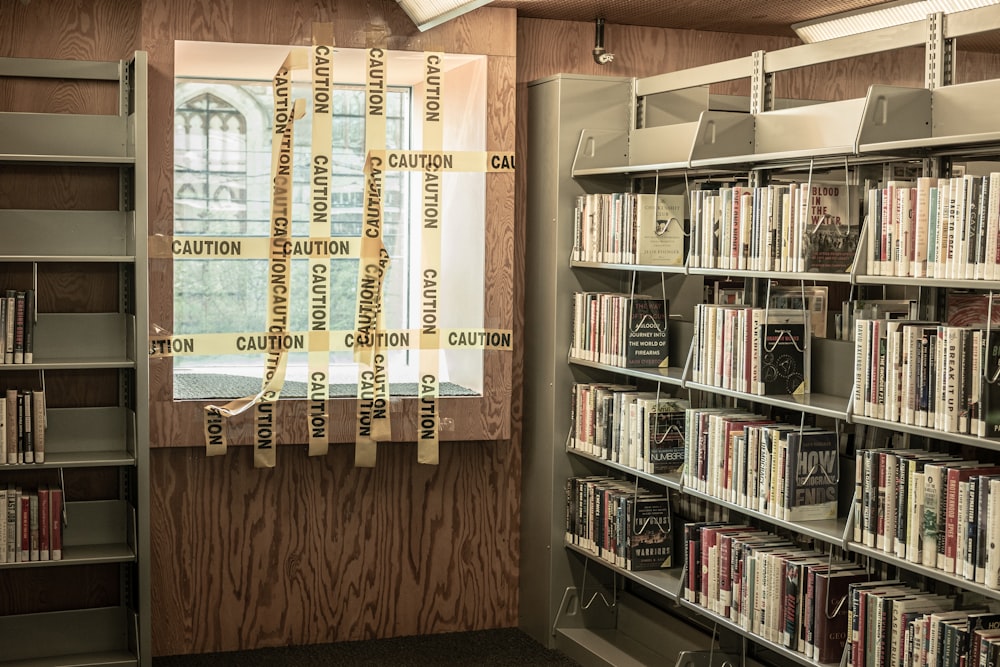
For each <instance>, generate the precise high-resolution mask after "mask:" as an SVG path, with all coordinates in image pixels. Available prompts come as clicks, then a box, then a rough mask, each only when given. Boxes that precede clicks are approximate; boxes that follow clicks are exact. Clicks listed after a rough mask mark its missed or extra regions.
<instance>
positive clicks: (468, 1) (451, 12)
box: [396, 0, 490, 32]
mask: <svg viewBox="0 0 1000 667" xmlns="http://www.w3.org/2000/svg"><path fill="white" fill-rule="evenodd" d="M396 2H397V4H399V6H400V7H402V8H403V11H404V12H406V15H407V16H409V17H410V20H412V21H413V22H414V23H415V24H416V25H417V28H418V29H419V30H420V31H421V32H423V31H424V30H427V29H428V28H433V27H434V26H436V25H441V24H442V23H444V22H445V21H450V20H452V19H453V18H457V17H459V16H461V15H462V14H465V13H466V12H471V11H472V10H473V9H478V8H480V7H482V6H483V5H487V4H489V3H490V0H396Z"/></svg>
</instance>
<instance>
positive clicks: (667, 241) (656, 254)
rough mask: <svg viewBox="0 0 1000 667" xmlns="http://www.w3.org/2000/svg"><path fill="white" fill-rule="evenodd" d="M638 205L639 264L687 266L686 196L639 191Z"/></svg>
mask: <svg viewBox="0 0 1000 667" xmlns="http://www.w3.org/2000/svg"><path fill="white" fill-rule="evenodd" d="M654 202H655V209H654ZM635 208H636V225H635V252H636V264H651V265H654V266H683V265H684V195H667V194H659V195H653V194H639V195H636V207H635Z"/></svg>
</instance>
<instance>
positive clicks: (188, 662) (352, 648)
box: [153, 628, 579, 667]
mask: <svg viewBox="0 0 1000 667" xmlns="http://www.w3.org/2000/svg"><path fill="white" fill-rule="evenodd" d="M331 665H332V666H339V665H344V666H345V667H346V666H348V665H349V666H351V667H390V666H391V667H423V666H430V665H433V666H435V667H437V666H440V667H471V666H477V665H483V666H484V667H521V666H523V665H552V666H555V667H579V665H578V663H576V662H575V661H573V660H570V659H569V658H567V657H566V656H564V655H563V654H562V653H559V652H558V651H552V650H549V649H546V648H545V647H544V646H542V645H541V644H539V643H538V642H536V641H535V640H534V639H532V638H531V637H529V636H528V635H526V634H525V633H524V632H522V631H520V630H518V629H516V628H509V629H500V630H481V631H475V632H455V633H448V634H440V635H424V636H419V637H400V638H395V639H379V640H373V641H358V642H340V643H336V644H313V645H309V646H290V647H282V648H265V649H258V650H256V651H234V652H231V653H208V654H201V655H189V656H171V657H161V658H153V667H237V666H239V667H258V666H259V667H265V666H266V667H293V666H294V667H329V666H331Z"/></svg>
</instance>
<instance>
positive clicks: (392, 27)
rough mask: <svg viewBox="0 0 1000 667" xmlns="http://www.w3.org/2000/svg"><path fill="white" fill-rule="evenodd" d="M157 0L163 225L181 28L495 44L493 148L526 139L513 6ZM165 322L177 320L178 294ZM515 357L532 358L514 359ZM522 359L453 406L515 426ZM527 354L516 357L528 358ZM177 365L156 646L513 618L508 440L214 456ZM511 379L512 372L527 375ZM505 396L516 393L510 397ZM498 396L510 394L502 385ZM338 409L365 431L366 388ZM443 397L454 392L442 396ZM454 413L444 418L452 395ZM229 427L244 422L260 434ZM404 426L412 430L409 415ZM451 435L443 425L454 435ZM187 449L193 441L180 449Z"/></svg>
mask: <svg viewBox="0 0 1000 667" xmlns="http://www.w3.org/2000/svg"><path fill="white" fill-rule="evenodd" d="M319 5H320V3H314V2H306V1H304V0H301V1H295V2H282V3H277V2H272V1H269V0H252V1H251V2H236V1H234V0H227V1H225V2H217V1H211V2H209V1H208V0H197V1H196V0H183V1H181V2H173V1H169V0H149V1H147V2H145V3H144V5H143V20H142V23H143V33H142V43H143V48H144V49H146V50H147V51H148V53H149V63H150V69H151V77H150V105H149V107H150V162H151V164H150V206H151V209H150V220H151V225H152V229H153V231H154V232H155V233H163V234H169V233H170V220H171V219H172V199H171V198H172V193H171V187H170V186H171V183H172V179H173V164H172V150H173V149H172V132H171V128H172V123H173V120H172V109H173V94H172V93H173V89H172V81H173V49H174V40H177V39H190V40H214V41H234V42H246V43H274V44H308V43H309V42H310V41H311V34H310V23H311V22H312V21H333V22H334V29H335V41H336V43H337V44H338V45H341V46H350V47H364V46H368V45H379V46H385V45H388V46H389V47H390V48H392V49H405V50H423V49H428V50H430V49H440V50H443V51H446V52H469V53H481V54H486V55H488V56H489V62H488V73H489V85H490V95H489V108H488V117H489V119H490V125H489V127H488V128H487V137H488V140H487V141H488V146H489V148H491V149H495V150H513V148H514V75H515V65H514V54H515V44H516V40H515V30H516V21H515V16H514V13H513V11H512V10H495V9H484V10H479V11H476V12H473V13H472V14H469V15H466V16H464V17H461V18H460V19H458V20H456V21H453V22H450V23H449V24H447V25H446V26H442V28H440V29H435V30H431V31H428V32H426V33H420V32H419V31H417V30H416V28H415V27H414V26H413V24H412V22H410V20H409V19H408V18H407V17H406V16H405V14H403V13H402V12H401V11H400V10H399V9H398V7H397V6H396V3H395V2H392V1H390V0H371V1H369V2H364V3H358V2H338V3H332V6H331V4H328V3H323V6H322V7H321V6H319ZM513 182H514V179H513V176H501V177H496V176H494V177H491V178H490V179H489V180H488V192H487V197H488V204H487V209H488V211H489V213H488V215H489V216H490V217H489V221H488V225H489V227H488V229H489V230H490V231H489V232H488V247H489V249H488V253H487V271H488V273H489V274H490V276H491V278H488V280H491V287H490V289H489V290H488V291H487V303H486V311H487V314H488V315H487V316H488V317H489V318H491V320H492V321H491V322H488V323H487V324H488V326H495V327H498V328H508V329H509V328H511V327H512V326H513V324H512V322H513V318H514V312H513V311H514V300H513V295H512V292H513V287H512V285H513V280H514V278H513V275H512V273H511V272H512V269H511V263H510V258H511V254H512V253H513V246H514V243H513V230H514V218H513V211H512V207H511V206H510V205H509V204H508V205H505V204H504V197H507V199H506V201H507V202H509V201H510V199H509V197H510V195H511V193H512V191H513ZM171 280H172V277H171V275H170V270H169V263H166V262H155V263H154V264H153V266H152V270H151V281H152V282H153V283H154V284H153V287H152V290H153V294H154V295H156V294H168V293H169V285H170V284H171ZM152 305H153V313H152V317H151V321H152V323H153V324H156V323H158V322H163V323H167V322H169V321H170V317H171V304H170V303H169V300H168V299H162V298H161V299H156V300H154V302H153V304H152ZM513 358H515V359H516V358H517V355H516V354H515V355H513ZM511 359H512V356H511V355H508V354H497V353H493V354H490V355H487V359H486V364H487V369H488V370H489V372H490V373H491V377H493V378H494V380H495V382H494V385H495V389H496V391H495V393H494V394H493V395H491V396H490V397H489V400H484V401H480V402H479V403H481V404H482V406H483V407H482V409H478V410H477V409H466V410H464V411H463V410H462V409H461V407H460V406H465V407H467V406H468V405H469V403H468V402H464V403H463V402H462V401H455V406H456V408H455V409H454V410H453V411H452V412H453V413H454V414H455V417H456V418H458V419H459V420H460V421H461V420H464V421H465V422H467V423H469V424H474V425H475V428H479V429H481V430H483V432H488V431H489V430H493V431H497V430H499V432H500V433H503V434H504V435H507V434H509V433H511V432H512V431H513V430H516V428H517V425H516V424H513V423H512V421H511V417H510V411H509V408H507V407H506V406H507V401H508V397H509V392H510V391H511V390H512V387H519V386H520V385H519V382H520V380H519V379H518V380H514V379H512V378H513V374H514V371H513V370H512V369H513V367H514V365H515V364H514V363H512V361H511ZM515 363H516V362H515ZM169 374H170V370H169V364H165V363H163V362H162V361H156V362H154V363H153V364H152V367H151V375H152V377H153V382H154V385H155V391H156V394H155V395H154V396H153V402H152V405H151V412H152V415H153V424H154V425H153V430H154V438H155V439H156V441H157V442H156V444H157V445H162V446H163V448H162V449H161V448H158V449H156V450H155V451H154V452H153V453H152V457H151V458H152V465H151V470H152V492H153V508H152V515H153V517H154V520H153V526H152V528H153V533H152V540H153V552H154V554H155V555H154V562H153V567H152V570H153V608H154V618H153V627H154V633H153V650H154V653H155V654H157V655H165V654H177V653H198V652H205V651H218V650H233V649H240V648H253V647H260V646H273V645H284V644H301V643H315V642H326V641H340V640H349V639H362V638H372V637H392V636H398V635H407V634H419V633H436V632H447V631H456V630H468V629H480V628H490V627H509V626H513V625H515V624H516V622H517V548H518V545H517V531H518V509H519V508H518V502H517V501H518V488H519V483H520V453H519V451H518V450H517V449H516V448H515V447H514V446H513V445H512V443H511V442H510V441H508V440H502V441H500V442H477V443H467V442H455V443H443V444H442V447H441V463H440V465H439V466H419V465H417V464H416V450H415V447H414V446H413V445H412V444H404V445H388V444H387V445H382V446H380V447H379V450H378V463H377V466H376V468H375V469H374V470H361V469H355V468H354V466H353V455H354V453H353V446H351V445H347V446H334V447H333V448H332V450H331V452H330V454H329V455H328V456H327V457H326V458H323V459H309V458H307V457H306V455H305V447H304V446H295V447H283V448H281V449H280V450H279V451H278V467H277V468H276V469H274V470H270V471H264V470H254V469H253V468H252V457H251V455H252V452H251V450H250V448H247V447H236V448H233V449H231V450H230V452H229V454H228V455H226V456H224V457H218V458H212V459H208V458H206V457H205V456H204V452H203V449H202V448H201V447H200V446H199V447H196V448H190V446H191V445H200V443H201V433H200V429H201V427H200V421H201V407H200V405H198V404H196V403H191V404H184V405H182V406H171V405H170V386H171V385H170V384H169ZM515 382H516V383H517V384H515ZM504 392H507V393H506V394H504ZM501 394H503V395H501ZM340 403H341V405H338V406H337V407H336V410H341V408H344V409H343V410H342V413H343V414H340V413H339V412H338V413H337V414H336V415H334V418H333V420H332V421H333V425H334V429H335V431H336V439H340V440H343V441H351V440H353V428H354V427H353V418H354V404H353V401H346V402H340ZM408 403H409V404H408V405H401V404H400V403H399V402H396V401H394V402H393V406H392V408H393V422H394V425H396V426H406V425H412V424H414V423H415V421H416V411H415V409H414V408H415V405H413V402H412V401H410V402H408ZM443 404H445V405H447V404H448V401H447V400H445V401H443ZM300 407H303V404H302V402H301V401H299V402H298V404H296V403H295V402H291V403H287V404H279V419H280V420H281V421H282V422H283V423H284V424H286V425H287V426H286V427H283V428H282V430H281V432H279V437H280V438H282V440H283V441H285V442H296V441H297V442H302V441H303V440H304V432H301V428H300V427H304V425H305V421H304V419H303V418H299V417H300V415H299V413H300V412H302V411H301V410H299V408H300ZM443 413H444V414H446V416H449V415H450V414H451V413H449V408H447V407H446V408H444V409H443ZM243 421H245V420H241V421H240V422H239V423H237V421H236V420H234V422H233V424H232V426H233V428H234V429H235V433H236V435H237V436H239V434H240V433H245V432H246V431H247V430H248V429H246V428H245V426H246V425H245V424H244V423H242V422H243ZM408 428H409V427H408ZM442 437H443V438H445V439H446V438H447V437H448V434H447V433H445V434H443V435H442ZM175 445H182V446H187V447H188V448H175V447H174V446H175Z"/></svg>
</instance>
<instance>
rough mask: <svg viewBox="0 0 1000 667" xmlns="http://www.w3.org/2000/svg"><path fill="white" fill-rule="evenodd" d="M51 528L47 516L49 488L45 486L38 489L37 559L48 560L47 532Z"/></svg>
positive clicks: (49, 545) (49, 519) (50, 546)
mask: <svg viewBox="0 0 1000 667" xmlns="http://www.w3.org/2000/svg"><path fill="white" fill-rule="evenodd" d="M51 528H52V519H51V517H50V516H49V490H48V489H47V488H39V489H38V560H49V557H50V549H51V548H52V544H51V541H50V540H49V533H50V532H51Z"/></svg>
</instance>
